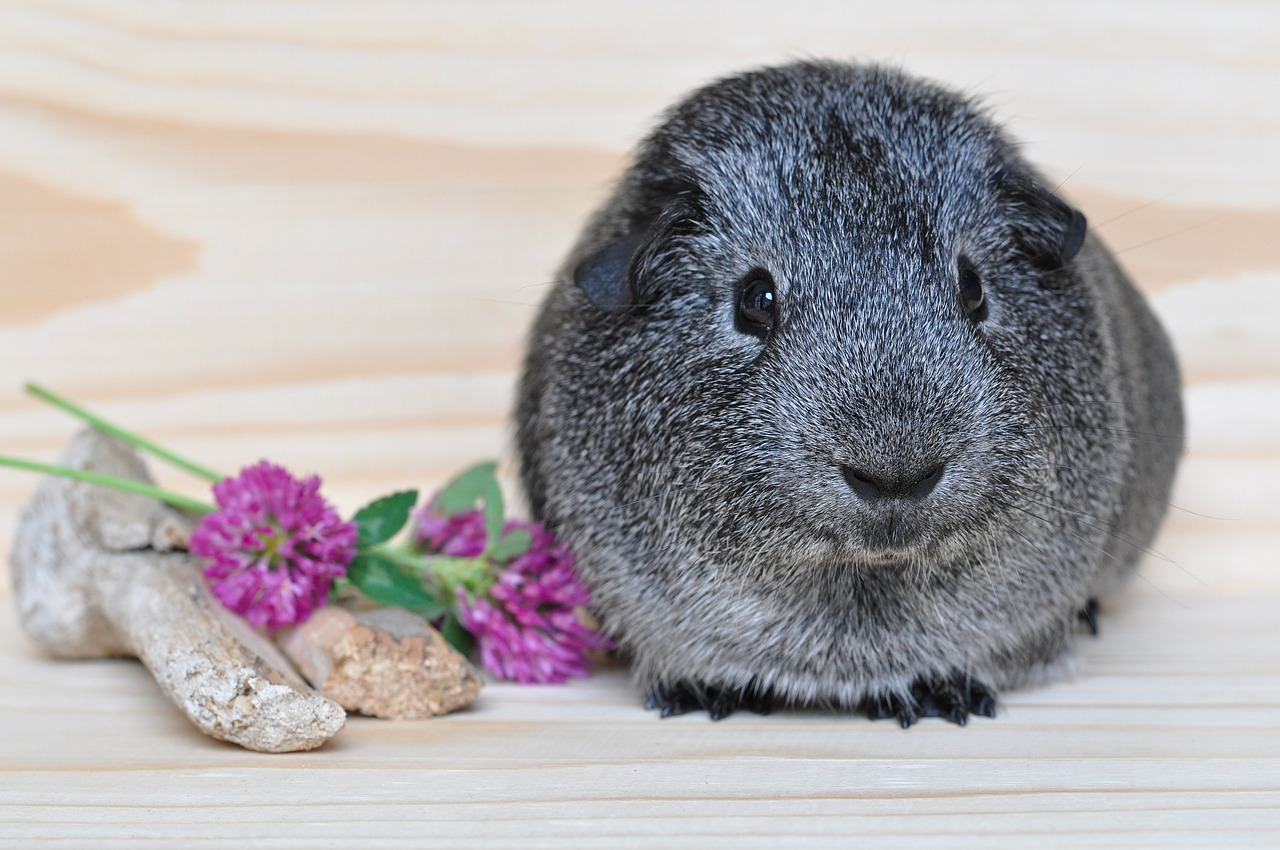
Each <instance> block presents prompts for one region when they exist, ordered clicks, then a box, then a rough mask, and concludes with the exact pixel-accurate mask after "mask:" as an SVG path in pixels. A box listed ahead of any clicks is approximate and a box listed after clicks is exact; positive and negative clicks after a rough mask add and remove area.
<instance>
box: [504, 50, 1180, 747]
mask: <svg viewBox="0 0 1280 850" xmlns="http://www.w3.org/2000/svg"><path fill="white" fill-rule="evenodd" d="M518 419H519V441H520V448H521V452H522V456H523V475H524V481H525V484H526V488H527V490H528V493H529V497H530V502H531V506H532V508H533V511H534V513H535V514H537V515H538V516H539V517H540V518H541V519H542V520H544V521H545V522H546V523H547V524H548V525H549V526H550V527H551V528H553V529H554V530H555V531H556V532H557V534H558V535H559V536H560V537H561V539H562V540H564V541H565V542H566V543H567V544H568V545H569V547H570V548H571V549H572V550H573V552H574V553H575V554H576V556H577V559H578V566H579V570H580V572H581V574H582V577H583V578H584V579H585V580H586V582H587V583H588V585H589V586H590V588H591V592H592V598H593V602H594V607H595V608H596V609H597V611H598V612H599V614H600V615H601V617H602V621H603V623H604V626H605V628H606V630H607V631H608V632H609V633H610V634H612V635H613V636H614V637H615V639H616V640H617V641H618V642H619V644H620V645H621V646H622V647H624V648H625V649H627V650H629V651H630V652H631V654H632V655H633V658H634V671H635V675H636V676H637V678H638V680H639V681H640V683H641V684H643V685H644V686H646V688H648V689H649V691H650V695H651V696H650V705H654V706H658V707H661V708H663V711H664V714H667V713H679V712H681V711H684V710H688V709H690V708H705V709H707V710H708V711H710V712H711V713H712V715H713V716H716V717H718V716H721V715H723V714H725V713H727V712H728V711H731V710H732V709H734V708H736V707H741V706H745V707H748V708H753V709H756V710H761V709H764V708H766V707H767V706H768V705H769V704H770V703H771V702H772V701H773V700H775V699H776V700H779V701H782V702H785V703H789V704H825V705H835V706H840V707H854V706H859V705H860V706H863V707H865V708H867V709H868V710H869V712H870V713H871V714H872V716H887V715H893V716H896V717H897V718H898V719H899V720H901V722H902V723H903V724H904V725H906V724H909V723H911V722H912V721H913V720H915V719H916V717H918V716H920V715H942V716H946V717H949V718H951V719H953V720H956V721H957V722H963V721H964V719H965V717H966V715H967V714H968V713H969V712H978V713H983V714H991V713H993V709H994V695H995V693H996V692H997V691H998V690H1001V689H1005V688H1011V687H1016V686H1018V685H1021V684H1025V683H1029V682H1039V681H1045V680H1047V679H1050V678H1052V677H1053V676H1055V675H1057V674H1059V673H1060V672H1061V671H1062V670H1063V669H1064V668H1066V667H1067V666H1069V657H1070V647H1071V643H1072V639H1073V634H1074V633H1075V632H1078V631H1079V630H1080V623H1079V622H1078V618H1079V617H1080V616H1081V612H1082V611H1084V612H1086V613H1087V614H1088V616H1089V618H1090V622H1092V620H1091V618H1092V612H1093V599H1094V598H1095V597H1096V596H1097V595H1098V594H1099V593H1101V592H1103V591H1105V590H1106V589H1108V588H1110V587H1112V586H1113V585H1115V584H1116V583H1118V582H1119V581H1122V580H1124V579H1125V578H1127V577H1128V576H1129V575H1130V574H1131V573H1132V572H1133V570H1134V569H1135V566H1136V563H1137V561H1138V559H1139V558H1140V557H1141V555H1142V554H1143V552H1144V551H1145V550H1146V547H1147V545H1148V544H1149V542H1150V540H1151V538H1152V536H1153V535H1154V533H1155V531H1156V527H1157V525H1158V524H1159V521H1160V518H1161V516H1162V514H1163V511H1164V506H1165V501H1164V500H1165V499H1166V498H1167V496H1168V492H1169V489H1170V487H1171V483H1172V479H1173V475H1174V469H1175V467H1176V463H1177V458H1178V455H1179V453H1180V450H1181V445H1182V417H1181V402H1180V397H1179V383H1178V375H1177V366H1176V363H1175V361H1174V357H1173V353H1172V351H1171V349H1170V346H1169V344H1168V341H1167V340H1166V338H1165V336H1164V334H1163V332H1162V331H1161V329H1160V327H1159V325H1158V324H1157V322H1156V320H1155V318H1154V317H1153V316H1152V314H1151V312H1150V311H1149V310H1148V308H1147V306H1146V305H1145V304H1144V302H1143V301H1142V298H1141V296H1140V295H1139V294H1138V293H1137V291H1136V290H1135V289H1134V288H1133V286H1132V285H1131V284H1130V283H1129V281H1128V280H1127V279H1126V278H1125V276H1124V274H1123V273H1122V272H1121V271H1120V269H1119V268H1118V267H1117V266H1116V265H1115V263H1114V261H1113V260H1112V258H1111V256H1110V254H1109V253H1108V252H1107V250H1106V249H1105V248H1104V247H1103V245H1102V244H1101V243H1100V242H1099V241H1098V240H1097V239H1096V238H1095V237H1093V236H1092V235H1088V234H1086V228H1085V224H1084V219H1083V216H1081V215H1080V214H1079V213H1077V212H1075V211H1074V210H1072V209H1071V208H1070V207H1069V206H1067V205H1066V204H1065V203H1063V202H1062V201H1060V200H1059V199H1058V198H1057V197H1056V196H1055V195H1054V194H1053V193H1052V191H1051V190H1050V189H1048V188H1046V187H1045V186H1044V185H1043V183H1042V182H1041V181H1040V180H1039V178H1038V177H1037V175H1036V174H1035V173H1034V172H1033V171H1032V170H1031V169H1030V168H1029V167H1028V166H1027V165H1026V164H1025V163H1024V162H1023V161H1022V160H1021V159H1020V157H1019V156H1018V154H1017V152H1016V151H1015V149H1014V147H1013V146H1012V144H1011V143H1010V142H1009V141H1007V140H1006V139H1005V137H1004V136H1003V135H1002V133H1001V132H1000V131H999V129H998V128H997V127H995V126H994V125H993V124H992V123H991V121H990V120H989V118H988V117H987V116H986V115H985V114H984V113H983V112H982V111H981V110H980V109H978V108H977V107H975V106H974V105H973V104H972V103H970V102H969V101H967V100H965V99H964V98H961V97H959V96H957V95H955V94H953V93H950V92H948V91H945V90H943V89H940V88H937V87H935V86H933V85H931V84H928V83H924V82H921V81H919V80H915V79H912V78H910V77H907V76H904V75H902V74H900V73H898V72H895V71H891V70H887V69H883V68H878V67H863V66H856V65H843V64H836V63H800V64H794V65H789V66H784V67H781V68H775V69H766V70H762V71H757V72H752V73H748V74H745V75H742V76H739V77H735V78H731V79H728V80H724V81H722V82H719V83H716V84H714V85H711V86H709V87H707V88H705V89H702V90H700V91H698V92H695V93H694V94H693V95H692V96H690V97H689V98H688V99H687V100H685V101H684V102H682V103H681V104H679V105H677V106H676V107H675V108H674V109H673V110H672V112H671V113H670V114H669V115H668V116H667V119H666V121H665V123H664V124H662V126H660V127H659V128H658V129H657V130H656V131H655V132H654V133H653V134H652V135H651V136H650V137H649V138H648V139H647V140H646V142H645V143H644V144H643V145H642V146H641V147H640V149H639V151H638V153H637V156H636V161H635V163H634V165H633V166H632V167H631V168H630V170H629V171H628V172H627V173H626V175H625V176H624V177H623V178H622V180H621V182H620V184H619V186H618V187H617V189H616V191H615V192H614V194H613V196H612V197H611V198H610V199H609V201H608V202H607V203H606V204H605V206H604V207H603V209H601V210H600V211H599V212H598V213H597V214H596V216H595V217H594V218H593V219H592V220H591V222H590V223H589V224H588V226H587V228H586V230H585V232H584V234H583V235H582V237H581V239H580V241H579V243H578V245H577V247H576V248H575V249H574V251H573V252H572V254H571V256H570V258H569V261H568V263H567V264H566V268H565V271H564V272H563V274H562V275H561V277H560V279H559V281H558V282H557V283H556V285H555V288H554V290H553V291H552V292H551V294H550V296H549V297H548V299H547V301H546V303H545V305H544V306H543V308H542V312H541V314H540V316H539V318H538V320H537V323H536V326H535V328H534V331H533V335H532V339H531V347H530V351H529V355H528V360H527V364H526V372H525V375H524V378H523V381H522V383H521V389H520V401H519V410H518Z"/></svg>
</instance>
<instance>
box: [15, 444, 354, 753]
mask: <svg viewBox="0 0 1280 850" xmlns="http://www.w3.org/2000/svg"><path fill="white" fill-rule="evenodd" d="M62 464H63V465H64V466H70V467H74V468H78V469H93V470H97V471H99V472H105V473H108V474H111V475H116V476H120V477H125V478H133V479H137V480H139V481H146V482H148V483H150V480H149V478H148V476H147V473H146V468H145V467H144V466H143V464H142V462H141V461H140V460H139V459H138V457H137V455H136V454H135V453H134V452H133V450H132V449H130V448H129V447H128V446H127V445H125V444H124V443H121V442H120V441H118V440H115V439H113V438H111V437H107V436H106V435H104V434H102V433H100V432H97V431H92V430H91V431H86V432H83V433H81V434H80V435H79V436H77V437H76V439H75V440H74V441H73V442H72V444H71V445H70V447H68V449H67V451H66V452H65V454H64V455H63V457H62ZM191 528H192V520H191V518H190V517H189V516H187V515H185V514H183V513H180V512H178V511H175V510H173V509H172V508H169V507H168V506H166V505H164V504H162V503H160V502H158V501H156V500H154V499H151V498H148V497H145V496H140V495H136V494H133V493H126V492H123V491H120V490H114V489H111V488H108V487H101V486H97V485H92V484H84V483H80V482H76V481H70V480H67V479H64V478H47V479H46V480H45V481H43V482H42V483H41V484H40V486H39V488H37V490H36V494H35V496H34V497H33V499H32V501H31V504H30V505H28V506H27V508H26V510H25V511H24V512H23V516H22V518H21V520H20V522H19V525H18V532H17V536H16V538H15V540H14V545H13V552H12V556H11V563H12V566H13V582H14V590H15V597H16V601H17V603H18V611H19V616H20V619H21V621H22V625H23V627H24V628H25V629H26V631H27V633H28V634H29V635H30V636H31V637H32V638H33V639H34V640H35V641H36V642H37V643H39V644H40V645H42V646H43V647H45V648H46V649H47V650H48V651H49V652H50V653H52V654H54V655H56V656H60V657H63V658H100V657H104V656H114V655H126V656H136V657H137V658H138V659H139V660H141V661H142V663H143V664H144V665H146V667H147V669H148V670H150V671H151V674H152V675H153V676H154V677H155V679H156V683H157V684H158V685H159V686H160V690H161V691H163V692H164V694H165V696H167V697H168V698H169V699H170V700H172V701H173V702H174V703H175V704H176V705H177V706H178V708H180V709H181V710H182V711H183V712H184V713H185V714H186V715H187V717H188V718H190V720H191V722H192V723H194V724H195V725H196V727H197V728H199V729H200V731H201V732H204V733H205V734H206V735H210V736H212V737H214V738H219V739H221V740H225V741H231V742H233V743H236V744H239V745H240V746H242V747H246V748H248V749H251V750H259V751H262V752H271V753H278V752H292V751H296V750H309V749H313V748H315V747H318V746H320V745H321V744H323V743H324V742H325V741H327V740H329V738H331V737H332V736H333V735H335V734H336V733H337V732H338V730H339V729H341V728H342V726H343V724H344V723H345V722H346V712H345V711H343V709H342V707H341V706H339V705H337V704H336V703H334V702H332V701H330V700H328V699H326V698H324V697H323V696H321V695H320V694H318V693H316V692H315V691H314V690H312V689H311V688H309V687H308V686H307V684H306V683H305V682H304V681H303V680H302V679H301V678H300V677H299V676H298V674H297V673H296V672H295V671H294V670H292V669H291V668H290V666H289V663H288V662H287V661H286V660H285V659H284V658H283V656H281V655H280V653H279V651H278V650H277V649H276V648H275V646H274V645H273V644H272V643H271V642H270V641H269V640H268V639H267V638H266V637H264V636H263V635H261V634H260V633H258V632H256V631H254V630H253V629H252V628H251V627H249V625H248V624H247V623H246V622H245V621H244V620H243V619H241V618H240V617H238V616H237V615H235V614H233V613H232V612H230V611H228V610H227V609H226V608H224V607H223V606H222V605H221V603H219V602H218V601H217V600H216V599H214V598H213V596H212V595H211V594H210V592H209V590H208V588H207V585H206V583H205V580H204V577H203V576H202V575H201V566H202V565H201V562H200V560H199V559H197V558H195V557H193V556H191V555H188V554H187V553H186V552H183V551H179V550H178V548H177V547H179V546H183V545H185V541H186V540H187V537H188V535H189V533H190V530H191Z"/></svg>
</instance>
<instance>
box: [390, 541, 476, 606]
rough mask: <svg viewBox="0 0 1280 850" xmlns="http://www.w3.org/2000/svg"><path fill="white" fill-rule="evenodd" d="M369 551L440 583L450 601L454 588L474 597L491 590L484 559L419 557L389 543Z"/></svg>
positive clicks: (410, 551) (445, 556) (408, 550)
mask: <svg viewBox="0 0 1280 850" xmlns="http://www.w3.org/2000/svg"><path fill="white" fill-rule="evenodd" d="M367 551H369V552H372V553H374V554H376V555H381V556H382V557H383V558H386V559H387V560H388V561H391V562H392V563H394V564H395V565H396V566H398V567H404V568H406V569H410V570H414V571H416V572H419V573H425V574H427V575H428V576H429V577H431V578H432V579H434V580H436V581H438V582H439V583H440V585H441V587H442V588H443V590H444V591H445V594H446V595H447V596H448V598H449V599H452V598H453V593H454V588H456V587H458V586H462V587H465V588H467V589H468V590H470V591H471V592H473V593H483V592H484V590H485V588H486V587H487V583H484V582H482V581H481V580H482V579H483V578H484V577H485V576H486V574H487V573H488V572H489V569H488V565H487V564H486V563H484V561H483V559H482V558H454V557H449V556H447V555H419V554H417V553H416V552H413V551H412V550H410V549H407V548H404V547H400V546H390V545H387V544H385V543H382V544H379V545H377V546H370V547H369V549H368V550H367ZM482 584H483V585H484V586H482Z"/></svg>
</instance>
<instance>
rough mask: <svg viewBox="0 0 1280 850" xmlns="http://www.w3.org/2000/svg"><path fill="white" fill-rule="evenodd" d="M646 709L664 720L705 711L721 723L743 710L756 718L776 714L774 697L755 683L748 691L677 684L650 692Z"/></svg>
mask: <svg viewBox="0 0 1280 850" xmlns="http://www.w3.org/2000/svg"><path fill="white" fill-rule="evenodd" d="M644 707H645V708H647V709H653V708H657V709H660V710H661V713H662V716H663V717H674V716H675V715H677V714H686V713H688V712H690V711H705V712H707V714H709V715H711V719H712V720H720V719H722V718H725V717H728V716H729V715H730V714H733V713H734V712H735V711H737V710H738V709H740V708H741V709H745V710H746V711H754V712H755V713H756V714H768V713H769V712H770V711H772V710H773V697H772V696H771V695H770V694H769V693H768V691H763V692H762V691H760V690H759V689H758V688H756V687H755V684H754V683H750V684H748V685H747V686H746V687H745V688H740V689H733V688H711V687H707V686H704V685H695V684H692V683H689V682H677V683H676V684H674V685H658V686H657V687H655V688H654V689H653V690H651V691H649V697H648V699H646V700H645V703H644Z"/></svg>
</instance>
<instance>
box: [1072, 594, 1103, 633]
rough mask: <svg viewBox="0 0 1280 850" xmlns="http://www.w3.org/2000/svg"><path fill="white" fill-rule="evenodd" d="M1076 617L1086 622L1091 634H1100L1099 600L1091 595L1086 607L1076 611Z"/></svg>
mask: <svg viewBox="0 0 1280 850" xmlns="http://www.w3.org/2000/svg"><path fill="white" fill-rule="evenodd" d="M1076 619H1077V620H1079V621H1080V622H1081V623H1083V624H1084V627H1085V628H1086V629H1088V630H1089V634H1091V635H1093V636H1094V637H1097V636H1098V600H1097V599H1095V598H1094V597H1092V596H1090V597H1089V599H1088V601H1086V602H1085V603H1084V607H1083V608H1081V609H1080V610H1079V611H1078V612H1077V613H1076Z"/></svg>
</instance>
